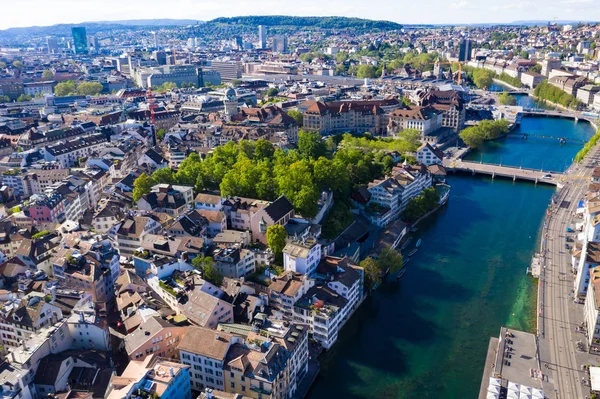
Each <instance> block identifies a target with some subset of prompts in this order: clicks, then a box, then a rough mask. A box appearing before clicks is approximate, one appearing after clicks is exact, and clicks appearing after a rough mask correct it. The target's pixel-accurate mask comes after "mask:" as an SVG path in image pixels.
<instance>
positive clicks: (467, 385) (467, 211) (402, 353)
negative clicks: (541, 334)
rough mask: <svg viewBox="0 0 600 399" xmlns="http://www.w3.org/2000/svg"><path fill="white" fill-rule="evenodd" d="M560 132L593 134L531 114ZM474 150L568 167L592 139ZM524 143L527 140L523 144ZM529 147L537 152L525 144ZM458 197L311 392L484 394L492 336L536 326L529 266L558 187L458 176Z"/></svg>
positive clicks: (453, 181)
mask: <svg viewBox="0 0 600 399" xmlns="http://www.w3.org/2000/svg"><path fill="white" fill-rule="evenodd" d="M523 127H524V128H525V127H526V128H527V129H530V128H531V129H533V128H534V127H536V128H539V129H543V131H544V132H545V134H547V135H556V136H557V137H588V138H589V137H591V135H592V134H593V128H592V127H591V126H590V125H588V124H586V123H579V124H575V123H573V122H571V121H568V120H561V119H541V118H524V120H523ZM498 146H499V147H498V148H495V147H493V146H486V147H484V148H483V149H482V150H481V152H480V154H479V155H478V154H477V153H474V154H473V155H472V156H475V157H477V156H480V157H481V156H483V157H484V160H485V159H488V158H487V157H488V156H489V157H492V156H493V157H496V156H498V155H499V154H502V155H500V156H502V157H505V160H504V161H503V162H504V163H505V164H512V165H519V162H521V159H520V158H521V156H524V155H526V159H524V160H523V162H524V166H525V165H531V166H532V167H535V166H536V165H537V164H536V162H538V160H539V159H541V158H542V157H544V158H546V159H549V160H552V161H551V162H550V161H548V162H549V163H548V168H553V169H556V170H562V169H564V165H565V164H564V160H567V162H569V161H570V159H571V158H572V157H573V156H574V155H575V153H576V152H577V151H578V150H579V149H580V148H581V147H582V145H573V146H571V145H565V146H561V145H560V144H558V143H554V142H552V145H549V144H548V145H547V144H546V143H545V142H543V141H542V140H533V141H526V142H524V143H522V142H520V141H518V140H516V139H515V140H514V142H513V139H506V140H505V141H504V142H500V143H499V144H498ZM521 146H523V147H522V149H521ZM525 149H527V151H525ZM448 183H449V184H450V185H451V186H452V192H451V195H450V200H449V202H448V204H447V206H445V207H444V208H442V209H441V210H440V211H439V212H438V213H437V214H435V215H434V216H432V217H431V218H429V219H428V220H426V221H425V222H424V223H423V224H421V225H420V228H419V231H418V233H417V234H418V236H419V237H421V238H422V240H423V244H422V245H421V248H420V249H419V251H418V252H417V254H416V255H415V256H414V257H413V259H412V260H411V262H410V263H409V264H408V265H407V272H406V274H405V275H404V277H403V278H402V280H401V281H400V282H399V283H395V282H391V283H388V284H385V285H383V286H382V287H381V288H380V289H379V290H378V291H376V293H375V294H374V295H373V296H372V297H370V298H369V299H368V300H367V301H365V303H364V304H363V305H362V307H361V308H360V309H359V310H358V311H357V313H356V314H355V316H354V317H353V318H352V319H351V320H350V321H349V322H348V324H347V325H346V326H345V327H344V328H343V330H342V331H341V333H340V337H339V342H338V343H337V344H336V345H335V346H334V347H333V348H332V349H331V350H330V351H329V352H328V353H326V354H325V356H324V357H323V361H322V364H321V367H322V371H321V374H320V376H319V377H318V379H317V382H316V383H315V385H314V387H313V389H312V390H311V392H310V394H309V397H310V398H312V399H326V398H327V399H328V398H338V397H343V398H369V399H373V398H441V397H443V398H468V399H470V398H475V397H477V393H478V390H479V385H480V380H481V373H482V370H483V363H484V359H485V354H486V350H487V345H488V341H489V338H490V337H491V336H496V335H497V334H498V332H499V329H500V326H502V325H507V326H509V327H513V328H519V329H523V330H529V331H531V330H533V329H534V328H535V286H534V282H533V280H532V278H531V277H529V276H527V275H526V274H525V271H526V269H527V267H528V265H529V262H530V259H531V256H532V254H533V253H534V251H535V249H536V247H537V245H538V243H539V241H538V239H537V238H538V232H539V227H540V223H541V220H542V217H543V214H544V212H545V209H546V207H547V205H548V203H549V201H550V197H551V196H552V194H553V192H554V189H553V188H552V187H550V186H545V185H539V186H536V185H534V184H531V183H525V182H512V181H508V180H500V179H496V180H492V179H490V178H485V177H474V176H460V175H451V176H449V177H448Z"/></svg>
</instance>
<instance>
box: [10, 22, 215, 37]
mask: <svg viewBox="0 0 600 399" xmlns="http://www.w3.org/2000/svg"><path fill="white" fill-rule="evenodd" d="M203 23H205V22H204V21H199V20H196V19H167V18H162V19H128V20H122V21H90V22H81V23H77V24H58V25H50V26H27V27H18V28H8V29H5V30H0V38H12V37H16V36H22V35H32V36H45V35H49V36H55V35H56V36H68V35H70V34H71V28H72V27H74V26H85V27H86V29H87V31H88V33H91V34H94V33H96V32H103V31H109V30H114V29H138V28H151V27H164V26H187V25H196V24H203Z"/></svg>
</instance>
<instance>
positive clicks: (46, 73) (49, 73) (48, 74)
mask: <svg viewBox="0 0 600 399" xmlns="http://www.w3.org/2000/svg"><path fill="white" fill-rule="evenodd" d="M42 78H43V79H54V73H52V71H51V70H49V69H46V70H45V71H44V72H42Z"/></svg>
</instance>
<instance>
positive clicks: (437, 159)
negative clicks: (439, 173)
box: [417, 143, 444, 166]
mask: <svg viewBox="0 0 600 399" xmlns="http://www.w3.org/2000/svg"><path fill="white" fill-rule="evenodd" d="M443 160H444V153H443V152H442V151H441V150H439V149H437V148H435V147H433V146H432V145H431V144H429V143H425V144H423V145H422V146H421V147H419V149H418V150H417V161H419V163H421V164H423V165H425V166H429V165H435V164H438V165H441V163H442V161H443Z"/></svg>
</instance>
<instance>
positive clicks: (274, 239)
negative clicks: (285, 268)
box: [267, 224, 287, 264]
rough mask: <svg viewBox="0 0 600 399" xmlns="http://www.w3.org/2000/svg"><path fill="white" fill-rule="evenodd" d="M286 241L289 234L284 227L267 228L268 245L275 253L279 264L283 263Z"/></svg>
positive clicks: (275, 225) (276, 225)
mask: <svg viewBox="0 0 600 399" xmlns="http://www.w3.org/2000/svg"><path fill="white" fill-rule="evenodd" d="M286 239H287V232H286V231H285V227H283V226H282V225H280V224H274V225H272V226H269V227H267V245H268V246H269V248H270V249H271V251H272V252H273V256H274V257H275V262H276V263H278V264H282V263H283V248H284V247H285V240H286Z"/></svg>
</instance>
